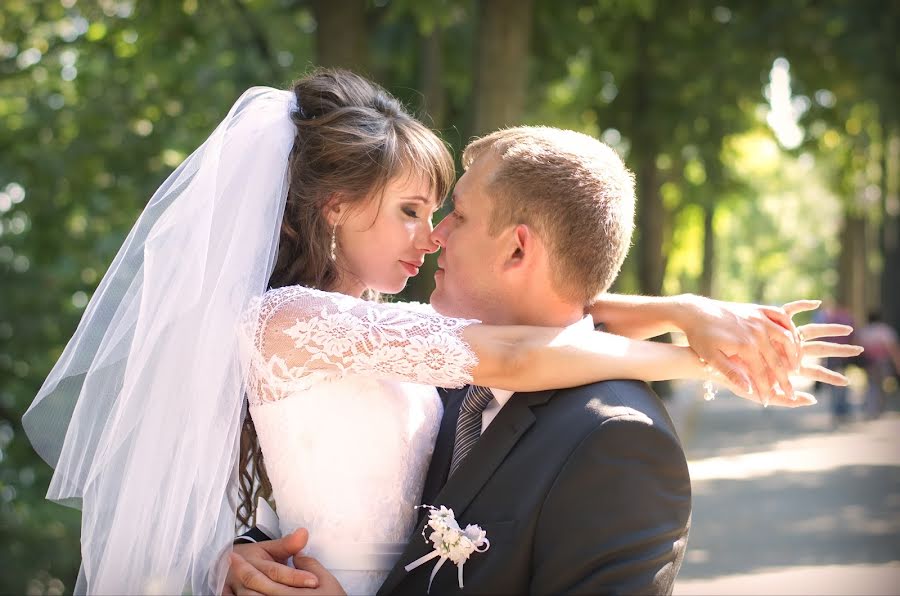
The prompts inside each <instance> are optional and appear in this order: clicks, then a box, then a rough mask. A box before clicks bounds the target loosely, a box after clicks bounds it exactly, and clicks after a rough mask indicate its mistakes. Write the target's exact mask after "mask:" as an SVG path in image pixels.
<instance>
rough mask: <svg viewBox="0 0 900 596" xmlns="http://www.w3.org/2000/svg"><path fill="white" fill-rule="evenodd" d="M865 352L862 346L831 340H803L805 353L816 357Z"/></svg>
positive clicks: (852, 354)
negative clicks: (837, 342)
mask: <svg viewBox="0 0 900 596" xmlns="http://www.w3.org/2000/svg"><path fill="white" fill-rule="evenodd" d="M862 353H863V347H862V346H855V345H853V344H836V343H833V342H830V341H807V342H803V355H804V356H811V357H814V358H850V357H852V356H859V355H860V354H862Z"/></svg>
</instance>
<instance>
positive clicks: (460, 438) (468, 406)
mask: <svg viewBox="0 0 900 596" xmlns="http://www.w3.org/2000/svg"><path fill="white" fill-rule="evenodd" d="M492 399H494V394H493V393H491V390H490V389H488V388H487V387H479V386H478V385H469V390H468V392H466V398H465V399H464V400H463V403H462V406H461V407H460V409H459V420H457V422H456V443H454V445H453V459H452V460H451V461H450V476H452V475H453V472H455V471H456V468H458V467H459V464H460V463H461V462H462V460H463V459H465V457H466V455H468V453H469V451H471V450H472V447H474V446H475V442H476V441H477V440H478V437H480V436H481V413H482V412H483V411H484V409H485V408H486V407H487V405H488V404H489V403H491V400H492Z"/></svg>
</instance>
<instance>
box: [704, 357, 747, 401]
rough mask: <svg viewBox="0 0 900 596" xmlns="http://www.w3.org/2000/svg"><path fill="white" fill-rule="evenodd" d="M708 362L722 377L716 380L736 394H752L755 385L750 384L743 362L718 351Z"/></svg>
mask: <svg viewBox="0 0 900 596" xmlns="http://www.w3.org/2000/svg"><path fill="white" fill-rule="evenodd" d="M708 362H709V364H710V365H711V366H712V367H713V368H714V369H715V371H716V372H717V373H719V375H721V376H720V377H719V378H718V379H714V380H716V381H718V382H721V383H723V384H725V385H726V386H728V389H730V390H731V391H734V392H735V393H752V391H753V389H752V387H753V385H752V384H751V382H750V376H749V375H748V374H747V372H746V370H744V366H743V362H742V361H741V360H740V359H739V358H734V359H731V358H729V357H728V356H726V355H725V354H723V353H722V352H720V351H717V352H716V353H715V354H713V355H712V357H711V358H710V360H708ZM726 381H727V382H726Z"/></svg>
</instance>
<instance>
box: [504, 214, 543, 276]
mask: <svg viewBox="0 0 900 596" xmlns="http://www.w3.org/2000/svg"><path fill="white" fill-rule="evenodd" d="M536 243H537V237H536V236H535V235H534V231H532V229H531V228H529V227H528V226H527V225H526V224H519V225H517V226H516V227H514V228H513V229H512V231H511V234H510V240H509V248H508V251H507V258H506V266H507V267H509V268H513V267H521V266H523V265H526V264H527V263H529V262H530V261H531V259H532V258H533V257H534V253H535V251H536V250H537V246H536Z"/></svg>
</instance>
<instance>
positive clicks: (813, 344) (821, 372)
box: [709, 305, 863, 408]
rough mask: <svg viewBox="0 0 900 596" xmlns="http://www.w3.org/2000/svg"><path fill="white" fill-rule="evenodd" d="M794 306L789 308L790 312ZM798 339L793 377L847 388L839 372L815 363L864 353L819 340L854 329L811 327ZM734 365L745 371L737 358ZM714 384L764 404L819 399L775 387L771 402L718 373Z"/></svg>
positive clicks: (801, 329)
mask: <svg viewBox="0 0 900 596" xmlns="http://www.w3.org/2000/svg"><path fill="white" fill-rule="evenodd" d="M789 306H790V305H785V308H786V309H787V310H788V311H789V312H790V310H791V309H790V308H788V307H789ZM796 331H797V335H798V337H800V338H802V339H801V342H800V357H801V361H800V365H799V367H798V368H797V370H796V371H794V372H793V373H792V374H793V375H795V376H797V377H803V378H805V379H807V380H808V381H813V382H815V381H818V382H820V383H826V384H828V385H837V386H846V385H847V384H848V383H849V380H848V379H847V377H846V376H844V375H842V374H841V373H839V372H836V371H833V370H831V369H829V368H827V367H825V366H823V365H821V364H817V363H815V362H814V359H825V358H850V357H853V356H858V355H859V354H861V353H862V351H863V348H862V346H857V345H853V344H839V343H835V342H830V341H816V340H818V339H820V338H823V337H845V336H847V335H850V334H851V333H852V332H853V328H852V327H850V326H848V325H839V324H809V325H803V326H801V327H798V328H797V329H796ZM729 363H730V365H731V366H733V367H734V368H737V369H741V368H743V367H744V366H745V364H744V363H743V362H741V361H740V359H739V358H737V357H732V358H730V359H729ZM709 379H710V380H712V381H714V382H718V383H721V384H722V385H724V386H725V387H726V388H728V389H729V390H731V391H732V392H733V393H734V394H735V395H737V396H738V397H743V398H744V399H749V400H751V401H755V402H759V403H762V404H764V405H775V406H785V407H789V408H794V407H798V406H805V405H811V404H814V403H816V398H815V397H814V396H813V395H812V394H810V393H807V392H805V391H794V392H793V393H786V392H785V391H783V390H782V389H781V387H777V386H776V387H773V388H772V397H770V398H769V400H768V402H767V401H766V400H765V397H763V396H762V395H760V394H759V393H758V392H749V391H747V390H746V388H745V387H742V386H740V385H738V384H734V383H731V382H730V381H729V379H727V378H725V377H723V376H722V375H720V374H719V373H718V372H714V373H713V374H712V375H710V377H709Z"/></svg>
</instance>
